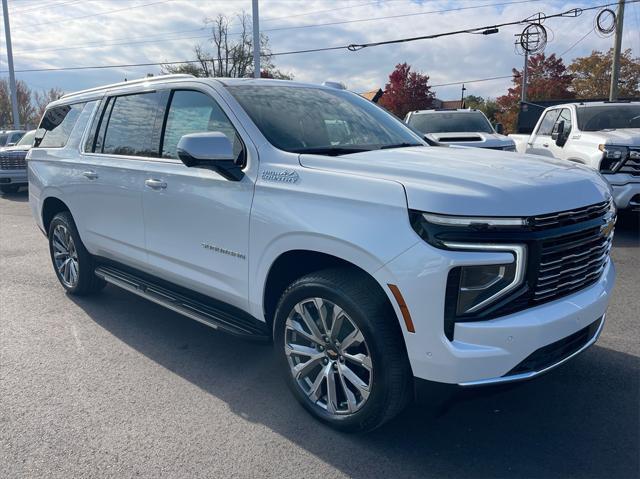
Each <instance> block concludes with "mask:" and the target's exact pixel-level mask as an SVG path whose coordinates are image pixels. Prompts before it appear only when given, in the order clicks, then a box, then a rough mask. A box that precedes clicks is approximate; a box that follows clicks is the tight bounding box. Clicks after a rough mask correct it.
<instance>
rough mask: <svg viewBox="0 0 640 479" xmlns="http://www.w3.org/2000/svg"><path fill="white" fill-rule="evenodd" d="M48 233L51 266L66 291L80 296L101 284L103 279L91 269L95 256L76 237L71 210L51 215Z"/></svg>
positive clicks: (93, 290) (94, 289)
mask: <svg viewBox="0 0 640 479" xmlns="http://www.w3.org/2000/svg"><path fill="white" fill-rule="evenodd" d="M48 236H49V253H50V255H51V262H52V264H53V270H54V271H55V273H56V276H57V277H58V281H60V284H61V285H62V286H63V287H64V289H65V290H67V292H68V293H69V294H72V295H76V296H83V295H88V294H92V293H96V292H98V291H100V290H101V289H102V288H104V287H105V285H106V283H105V282H104V280H102V279H100V278H98V277H97V276H96V275H95V273H94V270H95V260H94V259H93V256H91V254H90V253H89V252H88V251H87V249H86V248H85V247H84V244H83V243H82V240H80V235H78V229H77V228H76V224H75V222H74V221H73V216H71V213H69V212H68V211H63V212H61V213H58V214H57V215H55V216H54V217H53V219H52V220H51V223H50V224H49V235H48ZM63 250H64V251H66V253H64V252H63ZM65 263H66V267H65V266H64V264H65Z"/></svg>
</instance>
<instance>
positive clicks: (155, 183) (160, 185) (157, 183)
mask: <svg viewBox="0 0 640 479" xmlns="http://www.w3.org/2000/svg"><path fill="white" fill-rule="evenodd" d="M144 184H145V186H148V187H149V188H151V189H152V190H164V189H165V188H166V187H167V183H166V182H164V181H162V180H154V179H149V180H145V181H144Z"/></svg>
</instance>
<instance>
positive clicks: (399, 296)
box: [387, 284, 416, 333]
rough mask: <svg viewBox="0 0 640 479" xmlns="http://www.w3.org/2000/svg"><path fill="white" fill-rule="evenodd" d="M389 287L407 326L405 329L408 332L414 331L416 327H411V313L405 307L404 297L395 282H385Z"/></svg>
mask: <svg viewBox="0 0 640 479" xmlns="http://www.w3.org/2000/svg"><path fill="white" fill-rule="evenodd" d="M387 286H389V289H390V290H391V294H393V297H394V298H395V299H396V302H397V303H398V306H399V307H400V312H401V313H402V318H403V319H404V324H405V326H406V327H407V331H409V332H410V333H415V332H416V328H414V327H413V321H412V320H411V313H409V308H408V307H407V303H405V302H404V298H403V297H402V293H401V292H400V290H399V289H398V287H397V286H396V285H395V284H387Z"/></svg>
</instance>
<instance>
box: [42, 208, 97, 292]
mask: <svg viewBox="0 0 640 479" xmlns="http://www.w3.org/2000/svg"><path fill="white" fill-rule="evenodd" d="M58 225H63V226H64V227H65V228H67V230H68V231H69V234H70V235H71V238H72V239H73V243H74V246H75V248H76V253H77V255H78V281H77V282H76V284H75V285H74V286H73V287H69V286H67V285H66V284H64V282H63V281H62V277H61V276H60V272H59V271H58V268H57V266H56V262H55V259H54V257H53V231H54V230H55V228H56V226H58ZM49 256H50V257H51V264H52V265H53V271H54V272H55V273H56V277H57V278H58V281H59V282H60V284H61V285H62V287H63V288H64V289H66V290H67V291H68V292H69V293H72V294H73V293H77V292H78V291H80V289H81V288H82V285H83V284H84V282H87V281H88V280H89V278H88V277H87V276H88V275H89V274H92V268H90V266H89V265H88V264H87V262H88V253H87V251H86V250H85V248H84V245H83V244H82V241H81V240H80V236H79V235H78V231H77V229H76V225H75V223H74V221H73V218H72V217H71V215H70V214H68V213H58V214H57V215H56V216H54V218H53V219H52V220H51V223H50V224H49Z"/></svg>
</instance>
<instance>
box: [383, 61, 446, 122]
mask: <svg viewBox="0 0 640 479" xmlns="http://www.w3.org/2000/svg"><path fill="white" fill-rule="evenodd" d="M428 83H429V76H428V75H423V74H422V73H419V72H414V71H411V66H410V65H408V64H407V63H406V62H405V63H399V64H397V65H396V67H395V69H394V70H393V71H392V72H391V74H390V75H389V82H388V83H387V84H386V85H385V87H384V95H382V98H381V99H380V102H379V103H380V105H381V106H383V107H385V108H386V109H387V110H389V111H390V112H391V113H393V114H394V115H396V116H397V117H398V118H404V117H405V115H406V114H407V113H409V112H410V111H413V110H425V109H427V108H431V107H432V105H433V99H434V94H433V92H432V91H431V87H430V86H429V84H428Z"/></svg>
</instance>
